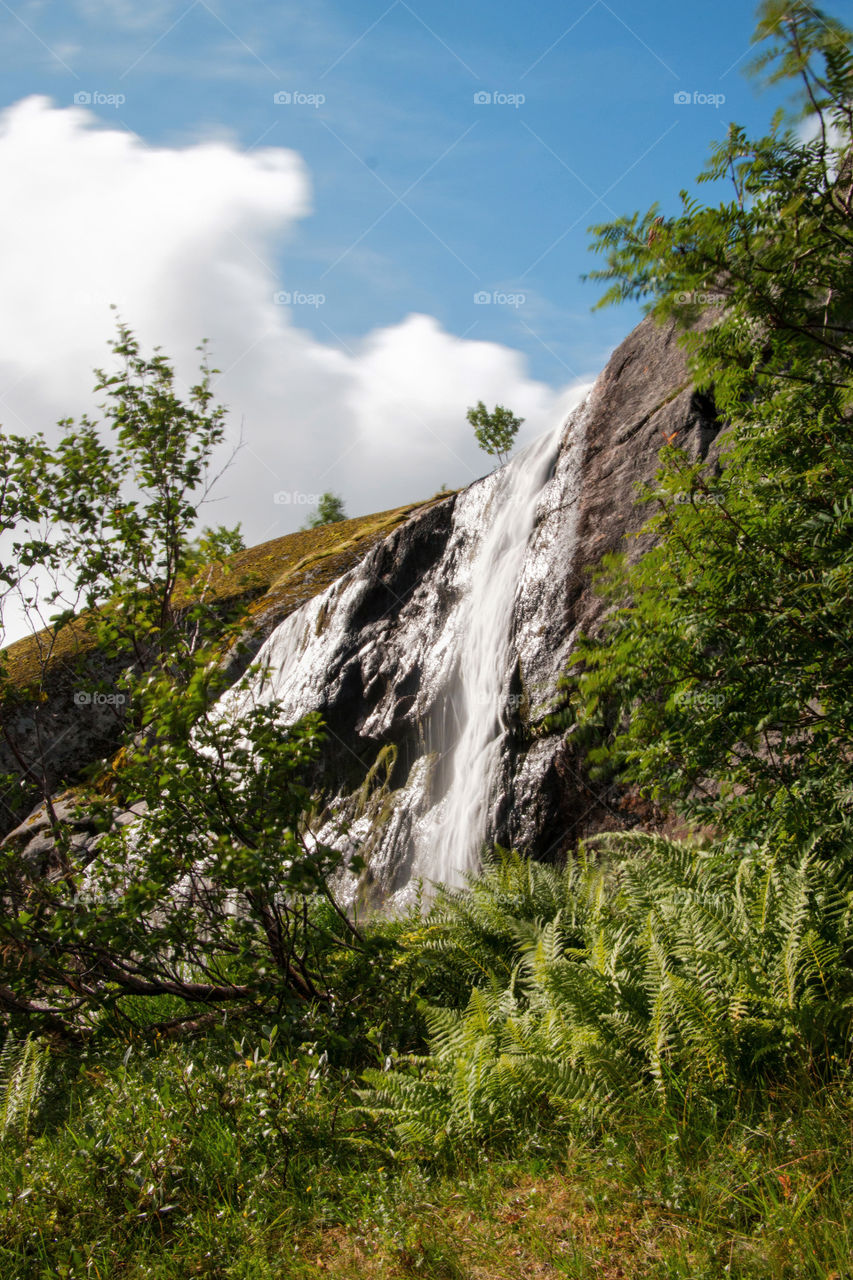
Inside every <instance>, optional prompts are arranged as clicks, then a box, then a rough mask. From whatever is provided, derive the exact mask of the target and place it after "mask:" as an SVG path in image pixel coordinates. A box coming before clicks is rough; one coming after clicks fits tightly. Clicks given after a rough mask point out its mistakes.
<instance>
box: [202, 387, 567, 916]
mask: <svg viewBox="0 0 853 1280" xmlns="http://www.w3.org/2000/svg"><path fill="white" fill-rule="evenodd" d="M584 422H585V410H584V406H583V405H581V406H579V407H578V409H576V410H575V411H574V412H573V413H572V414H571V415H570V417H569V419H568V421H567V422H565V423H561V424H560V426H559V427H558V428H557V429H555V430H553V431H551V432H549V433H548V434H546V435H545V436H543V437H541V438H540V439H538V440H536V441H534V442H533V443H532V444H531V445H529V446H528V447H527V448H526V449H525V450H524V451H523V452H521V453H520V454H519V455H518V456H517V457H516V458H514V459H513V460H512V461H511V462H510V463H508V464H507V465H506V466H504V467H502V468H500V469H499V470H497V471H494V472H492V474H491V475H488V476H486V477H484V478H483V479H482V480H478V481H476V482H475V483H474V484H472V485H469V486H468V488H467V489H464V490H462V491H461V492H460V493H458V494H456V495H455V496H452V497H450V498H448V500H447V502H446V504H441V505H440V507H435V508H432V509H431V510H430V511H429V512H426V513H424V514H423V515H422V516H421V517H418V516H416V517H415V518H414V519H413V520H412V521H411V522H410V523H409V524H408V525H405V526H402V527H401V528H400V529H398V530H397V531H396V532H395V533H393V534H392V535H391V536H390V537H389V538H388V539H387V540H386V541H385V542H384V543H381V544H379V545H378V546H377V547H376V548H375V549H374V550H373V551H371V552H370V553H368V555H367V556H366V557H365V559H364V560H362V561H361V562H360V563H359V564H358V565H356V566H355V567H354V568H353V569H351V570H350V571H349V572H348V573H346V574H345V575H343V577H341V578H339V579H338V580H337V581H336V582H334V583H333V584H332V585H331V586H330V587H328V588H327V589H326V590H325V591H324V592H322V593H321V594H319V595H317V596H315V597H314V598H313V599H312V600H309V601H308V602H307V603H306V604H305V605H303V606H302V607H301V608H300V609H298V610H296V611H295V612H294V613H292V614H291V615H290V616H289V617H288V618H286V619H285V620H284V621H283V622H282V623H281V624H280V625H279V626H278V627H277V628H276V629H275V631H273V633H272V634H271V635H270V637H269V638H268V639H267V641H266V642H265V643H264V645H263V646H262V648H261V650H260V652H259V654H258V658H257V663H258V674H257V675H256V676H254V677H253V678H252V684H251V686H250V688H249V690H248V691H247V692H245V693H240V692H239V691H238V690H237V689H235V690H232V691H231V692H230V693H228V694H226V695H225V698H224V699H223V710H227V711H228V713H229V714H236V715H239V714H240V708H241V705H246V704H248V702H250V701H251V702H254V703H260V702H268V701H271V700H275V701H277V702H278V703H279V705H280V709H281V718H282V721H283V722H285V723H292V722H293V721H295V720H297V719H298V718H299V717H300V716H303V715H305V714H306V713H307V712H309V711H319V712H320V714H321V715H322V716H323V718H324V720H325V721H326V724H327V729H328V743H329V751H330V758H332V759H333V761H336V763H334V764H333V765H332V766H330V767H331V768H332V775H333V776H332V782H333V789H334V787H337V794H334V795H331V796H328V797H327V798H328V802H329V803H328V807H327V810H326V814H325V818H324V820H323V825H322V826H321V829H320V830H319V831H318V832H317V835H318V838H319V839H321V840H322V841H323V842H324V843H327V844H329V845H331V846H333V847H336V848H339V849H341V851H342V852H343V853H344V854H345V855H349V854H355V853H359V854H362V855H364V856H366V857H368V860H369V865H370V872H371V883H372V884H373V885H374V886H376V890H378V893H379V895H380V896H381V897H383V898H388V897H391V898H393V899H395V900H396V901H398V902H402V901H405V900H406V899H407V898H408V897H409V896H410V895H411V893H412V891H413V887H414V885H415V883H416V882H417V881H418V880H422V881H423V882H425V883H427V884H429V883H435V882H443V883H447V884H458V883H460V882H461V881H462V880H463V879H464V877H465V875H466V874H467V873H468V872H471V871H473V870H474V869H475V868H476V866H477V861H478V858H479V854H480V850H481V848H482V845H483V842H484V841H485V840H487V839H488V840H492V839H494V838H496V836H497V838H500V831H501V827H500V822H499V821H498V818H497V815H498V811H499V810H500V809H501V806H502V804H503V805H504V807H506V805H505V799H506V794H507V785H508V780H511V779H512V778H515V779H516V780H517V778H518V776H519V775H518V770H519V769H520V770H521V772H522V774H523V775H524V778H525V780H526V781H525V785H528V784H530V782H531V779H533V776H534V774H535V770H536V768H539V769H540V770H541V768H543V767H546V765H544V764H543V763H542V760H541V759H540V758H539V757H537V749H538V745H537V744H536V743H534V742H533V741H532V739H531V738H530V736H529V735H527V736H526V737H525V735H524V733H522V734H521V735H518V734H516V737H515V740H514V742H513V744H512V745H511V747H510V746H509V743H510V737H511V735H510V732H509V729H510V724H511V723H514V724H515V725H516V727H518V725H519V719H520V712H521V710H522V708H521V705H520V704H521V702H522V701H523V702H524V705H525V715H527V714H529V711H530V705H531V696H530V694H531V689H534V687H535V692H536V693H537V696H538V695H541V694H542V693H543V691H544V696H545V698H546V699H547V697H548V696H550V694H552V693H553V690H554V688H555V686H556V680H557V676H558V674H559V671H560V670H561V669H562V664H563V662H564V660H565V656H566V653H567V650H566V634H565V618H564V616H563V614H562V595H561V592H562V591H563V583H564V582H565V574H566V572H567V570H568V566H569V565H570V564H571V563H572V559H573V555H574V537H575V515H576V511H577V502H578V494H579V491H580V456H581V454H580V448H581V443H582V440H583V434H584ZM519 690H522V692H519ZM539 700H540V701H541V698H540V699H539ZM380 753H383V756H382V758H383V760H384V761H385V762H386V764H387V766H388V767H387V768H386V767H385V766H384V765H383V769H382V770H381V771H377V770H374V771H373V773H372V774H371V775H370V778H369V779H368V784H369V785H374V784H373V783H372V782H371V781H370V779H372V778H374V777H376V776H378V773H381V779H380V782H377V783H376V784H375V785H376V786H377V787H378V788H379V790H378V791H377V792H376V794H375V795H374V796H373V800H375V802H376V803H369V804H368V803H366V802H365V791H366V789H367V790H368V791H369V785H368V784H365V787H362V786H360V780H361V779H364V778H365V776H366V775H368V771H369V770H370V768H371V765H372V764H373V763H374V762H375V761H376V759H377V756H378V755H379V754H380ZM507 769H509V773H507ZM335 770H337V774H336V773H335ZM513 770H515V773H513ZM346 778H348V779H349V781H348V782H347V781H345V779H346ZM354 778H357V779H359V781H356V783H355V790H353V779H354ZM535 785H536V783H535V781H533V782H532V786H533V787H534V789H535ZM368 799H370V797H368ZM355 892H356V886H355V884H354V882H353V883H351V884H350V885H349V888H348V889H347V891H346V894H355ZM346 894H345V896H346Z"/></svg>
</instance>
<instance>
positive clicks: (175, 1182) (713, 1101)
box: [0, 858, 853, 1280]
mask: <svg viewBox="0 0 853 1280" xmlns="http://www.w3.org/2000/svg"><path fill="white" fill-rule="evenodd" d="M651 874H652V872H649V875H651ZM585 883H586V882H585V881H584V882H578V880H577V877H576V876H575V878H574V879H573V878H572V874H571V871H568V872H566V873H558V872H555V871H553V870H550V869H546V868H539V867H536V866H534V865H532V864H530V865H528V864H525V863H524V862H522V861H520V860H518V859H517V858H505V859H504V860H503V861H501V862H497V863H494V864H493V865H492V866H491V868H490V869H488V870H487V872H486V873H485V874H484V875H483V877H481V879H480V880H479V881H478V882H476V883H475V884H474V885H473V886H472V888H471V889H470V890H468V891H462V892H456V891H454V892H450V891H448V892H447V893H445V894H444V896H443V898H442V897H441V896H440V898H439V901H438V903H437V905H436V907H434V908H433V910H432V912H431V913H430V914H429V915H428V916H427V917H426V920H425V921H424V920H423V919H422V918H421V917H419V916H414V915H413V916H412V917H410V918H408V919H402V920H397V921H376V922H374V923H373V924H372V925H370V926H368V927H366V928H365V929H364V930H363V937H364V944H365V945H364V950H363V951H361V952H355V951H352V950H346V951H343V952H336V951H333V950H330V952H329V955H328V956H327V958H326V964H327V966H328V975H329V979H330V987H331V988H332V989H333V990H334V991H335V992H336V993H338V995H337V996H336V998H335V1000H334V1001H333V1002H332V1003H331V1004H330V1005H328V1006H326V1007H316V1006H315V1007H310V1008H309V1007H302V1008H295V1007H291V1008H282V1010H281V1011H280V1014H279V1016H278V1017H277V1018H276V1019H273V1020H272V1021H270V1022H268V1023H266V1024H264V1025H260V1024H258V1023H255V1024H254V1025H242V1026H237V1025H236V1023H233V1022H228V1021H227V1020H225V1016H224V1015H223V1022H222V1024H221V1025H219V1026H217V1027H216V1028H214V1029H213V1030H212V1031H209V1032H208V1033H207V1034H206V1035H205V1037H204V1038H202V1039H196V1040H195V1041H192V1042H183V1041H182V1042H175V1041H169V1040H168V1039H167V1038H164V1037H163V1036H162V1035H160V1034H156V1035H152V1034H151V1033H150V1032H147V1031H146V1027H145V1024H146V1019H149V1020H150V1018H151V1017H152V1015H155V1014H156V1016H157V1017H158V1018H160V1019H162V1017H163V1015H164V1013H166V1014H167V1013H169V1009H167V1008H166V1007H165V1004H164V1002H157V1008H156V1009H147V1008H144V1007H143V1005H142V1004H141V1003H139V1002H134V1001H133V1000H130V1001H125V1002H124V1003H123V1006H122V1009H121V1011H120V1012H118V1011H115V1012H114V1014H113V1015H111V1016H110V1017H107V1018H105V1020H104V1022H103V1025H102V1026H101V1028H100V1029H99V1030H97V1031H96V1033H95V1034H94V1035H93V1036H92V1037H90V1039H89V1040H88V1042H86V1043H84V1044H77V1045H68V1044H66V1045H61V1044H57V1043H50V1042H48V1041H45V1040H32V1039H30V1040H23V1039H18V1040H17V1041H15V1040H14V1039H13V1038H12V1037H8V1038H7V1041H6V1045H5V1047H4V1049H3V1051H2V1055H0V1131H2V1143H1V1144H0V1276H2V1277H3V1278H4V1280H47V1278H48V1277H50V1278H53V1277H64V1278H66V1280H83V1278H84V1277H85V1278H86V1280H88V1278H89V1277H97V1278H98V1280H114V1278H115V1280H118V1278H119V1277H121V1278H122V1280H142V1278H143V1277H146V1278H149V1277H150V1278H152V1280H184V1277H190V1276H205V1277H213V1278H216V1280H262V1278H263V1280H267V1278H268V1277H273V1278H274V1277H312V1276H326V1275H328V1276H337V1277H341V1278H342V1280H343V1278H344V1277H346V1278H351V1280H357V1278H358V1280H362V1278H370V1280H373V1278H375V1280H385V1278H386V1277H387V1278H389V1280H390V1278H391V1277H406V1276H425V1277H434V1278H435V1280H439V1278H442V1277H443V1278H448V1280H453V1278H459V1280H462V1278H463V1277H464V1278H470V1280H496V1278H504V1277H505V1278H506V1280H516V1278H517V1280H521V1278H522V1277H525V1278H526V1277H531V1276H535V1277H557V1276H566V1277H576V1278H578V1280H580V1278H582V1277H583V1278H586V1277H604V1278H607V1280H616V1278H619V1277H626V1278H627V1277H631V1278H633V1277H647V1276H648V1277H661V1278H663V1277H684V1278H685V1280H687V1278H688V1277H689V1278H690V1280H700V1278H702V1277H708V1278H710V1277H721V1278H722V1277H743V1278H744V1280H747V1278H749V1280H759V1278H762V1280H763V1278H764V1277H767V1278H768V1280H770V1277H773V1280H788V1278H790V1280H794V1277H808V1278H810V1280H811V1278H813V1280H846V1277H849V1276H851V1275H853V1267H852V1266H851V1262H850V1259H851V1256H853V1162H851V1160H850V1153H851V1144H853V1092H851V1088H850V1073H849V1063H848V1062H846V1061H844V1057H843V1053H837V1052H836V1053H835V1054H834V1055H833V1054H832V1053H830V1052H829V1050H828V1051H827V1053H826V1054H825V1055H823V1056H821V1055H820V1054H815V1053H814V1052H813V1051H809V1053H808V1054H805V1055H803V1054H800V1053H799V1051H798V1052H797V1053H796V1054H795V1055H794V1056H791V1057H789V1058H788V1059H787V1060H786V1061H787V1062H788V1064H789V1065H788V1066H787V1067H786V1068H785V1069H784V1070H776V1069H774V1070H773V1071H771V1072H769V1073H768V1072H761V1071H759V1070H757V1069H756V1068H754V1067H750V1066H748V1065H745V1066H744V1068H743V1070H742V1071H741V1073H740V1075H736V1074H731V1075H730V1077H729V1079H728V1082H727V1083H726V1084H725V1085H724V1086H723V1087H720V1088H714V1087H711V1086H708V1087H704V1088H703V1087H701V1085H697V1083H696V1079H695V1078H693V1077H691V1073H690V1069H689V1062H686V1063H685V1060H683V1059H680V1058H679V1053H678V1044H677V1042H676V1040H675V1039H673V1040H672V1042H671V1052H670V1053H669V1055H668V1058H667V1061H668V1062H669V1063H670V1064H672V1065H671V1068H669V1067H668V1068H666V1069H665V1073H664V1076H663V1078H662V1079H659V1080H658V1081H657V1082H655V1081H654V1079H653V1077H652V1076H651V1075H650V1074H649V1072H648V1071H646V1070H645V1069H643V1068H639V1069H638V1070H636V1071H634V1072H633V1073H632V1071H631V1070H630V1069H629V1068H626V1069H625V1074H624V1081H623V1083H620V1085H619V1087H618V1089H617V1090H616V1091H615V1094H611V1095H610V1096H609V1098H608V1099H607V1101H606V1105H604V1106H598V1105H589V1106H587V1105H584V1106H580V1107H578V1106H572V1107H568V1108H567V1107H564V1106H562V1104H561V1096H565V1095H560V1093H559V1091H557V1092H554V1091H553V1090H552V1091H551V1092H550V1093H546V1092H545V1091H543V1090H541V1089H540V1090H539V1092H538V1093H537V1092H536V1090H535V1088H534V1086H533V1084H532V1083H531V1084H529V1086H528V1092H527V1095H526V1096H525V1098H524V1099H523V1106H522V1107H521V1109H519V1108H518V1105H517V1102H518V1100H517V1099H515V1098H513V1097H510V1096H508V1100H507V1102H506V1105H505V1106H504V1108H503V1110H502V1109H501V1108H502V1104H501V1093H500V1091H498V1090H497V1087H496V1086H489V1084H488V1075H489V1071H490V1070H492V1073H493V1078H494V1079H497V1080H498V1083H500V1080H501V1079H502V1078H503V1077H501V1076H500V1071H502V1070H504V1069H505V1067H506V1063H507V1062H508V1061H510V1059H509V1058H508V1057H507V1055H506V1054H505V1053H504V1055H503V1056H500V1057H498V1058H490V1056H489V1054H490V1050H489V1043H490V1039H489V1038H490V1036H491V1035H492V1031H491V1030H490V1024H487V1022H485V1021H484V1022H483V1024H482V1030H483V1034H482V1036H481V1038H480V1040H479V1042H478V1047H477V1049H476V1053H475V1055H474V1056H473V1057H472V1056H470V1055H469V1056H468V1057H466V1056H465V1052H464V1051H463V1050H461V1049H460V1051H459V1056H458V1057H457V1059H456V1061H455V1064H454V1067H453V1070H452V1072H451V1075H450V1076H449V1077H448V1076H447V1074H446V1063H445V1060H444V1058H442V1057H441V1055H440V1054H438V1055H437V1054H436V1049H437V1046H438V1048H439V1049H440V1037H439V1036H438V1035H437V1034H436V1032H435V1031H434V1029H433V1027H432V1025H431V1014H430V1010H432V1012H433V1014H434V1013H435V1010H436V1008H438V1007H441V1008H442V1009H443V1014H442V1016H443V1017H459V1018H461V1019H462V1020H463V1023H462V1024H464V1025H465V1026H466V1027H468V1026H469V1024H470V1023H471V1019H472V1017H473V1016H474V1014H473V1013H472V1008H476V1001H475V996H476V992H477V991H478V990H480V991H481V992H482V991H486V990H489V989H491V990H492V992H493V995H494V992H495V991H496V990H497V988H496V986H495V976H496V974H498V973H499V971H500V970H501V968H502V967H504V966H507V967H508V968H509V970H510V971H512V972H514V974H515V976H514V977H513V978H512V982H513V983H514V984H515V985H516V986H517V987H518V988H519V989H521V987H522V985H523V984H522V983H521V979H520V978H519V976H518V975H519V974H520V972H521V971H520V969H519V968H518V966H517V965H515V964H514V963H513V961H514V958H515V957H516V956H517V955H524V954H534V953H535V954H539V952H541V947H542V941H543V939H547V937H548V936H549V934H548V930H549V929H550V930H552V931H553V930H554V929H555V928H557V929H558V928H560V927H563V925H567V926H568V927H569V928H570V930H575V929H576V927H577V920H578V905H579V903H580V902H581V888H582V887H583V884H585ZM579 884H580V886H581V888H579ZM507 904H509V906H508V905H507ZM572 904H574V906H573V905H572ZM622 909H623V908H622V907H620V912H621V910H622ZM549 917H550V924H549V923H548V919H549ZM532 921H534V922H535V924H534V932H533V933H531V932H530V925H531V922H532ZM561 922H562V925H561ZM552 952H553V948H552ZM674 954H675V953H674V952H673V955H674ZM472 960H474V961H475V962H476V963H475V968H476V967H477V966H478V965H482V966H483V968H482V973H481V978H482V981H481V983H480V984H479V987H478V984H477V983H476V982H474V984H473V993H472V981H471V977H470V971H469V968H468V966H469V965H470V963H471V962H472ZM486 961H488V964H486V963H485V962H486ZM598 962H599V959H598V958H597V957H596V956H595V955H594V954H593V952H592V950H591V949H590V950H589V951H588V952H587V953H586V954H584V953H582V951H581V950H580V949H578V948H575V950H574V953H573V958H572V959H571V961H570V963H571V964H572V965H573V966H574V967H575V968H581V969H586V968H589V967H590V966H591V965H594V964H597V963H598ZM759 962H760V961H759V958H758V956H757V955H756V959H755V964H756V966H757V965H758V964H759ZM537 983H538V979H537V981H536V982H533V981H531V982H530V983H529V984H528V986H527V987H526V988H524V989H525V990H526V991H527V994H526V996H525V999H526V1000H527V1003H528V1008H529V1010H530V1011H533V1012H535V1011H536V1009H537V1007H538V1006H537V1003H536V1002H537V1000H538V999H539V998H540V997H539V994H537V993H538V986H537ZM495 999H497V997H495ZM498 1003H500V1000H499V1001H498ZM161 1005H163V1007H160V1006H161ZM501 1007H502V1008H503V1009H504V1011H505V1010H506V1008H507V1007H508V1006H506V1004H505V1003H503V1004H501ZM737 1007H738V1008H739V1010H740V1012H739V1014H738V1019H739V1020H742V1021H747V1020H748V1016H749V1010H748V1009H747V1007H746V1005H744V1004H740V1005H738V1006H737ZM454 1010H455V1013H454ZM463 1011H464V1013H463ZM607 1016H608V1017H610V1014H608V1015H607ZM770 1017H771V1015H768V1018H770ZM772 1017H775V1015H772ZM549 1021H551V1019H549ZM462 1024H460V1025H462ZM149 1025H150V1021H149ZM519 1025H520V1023H519V1021H518V1018H517V1016H515V1020H513V1018H510V1020H509V1022H508V1023H507V1026H511V1027H514V1028H515V1029H516V1031H517V1029H518V1026H519ZM505 1032H506V1028H504V1029H503V1030H502V1031H501V1033H500V1034H501V1036H503V1035H505ZM624 1034H625V1033H623V1032H622V1031H619V1033H618V1036H619V1038H622V1037H623V1036H624ZM587 1040H588V1038H587ZM502 1042H503V1041H502ZM466 1043H467V1042H466ZM532 1043H533V1042H532V1041H530V1042H529V1045H532ZM529 1045H528V1050H526V1051H525V1052H522V1053H520V1054H518V1055H517V1056H516V1058H515V1059H514V1060H513V1061H514V1062H515V1069H516V1070H518V1071H523V1069H524V1067H525V1062H526V1061H527V1058H528V1056H529V1053H530V1052H532V1050H530V1048H529ZM839 1047H840V1046H839V1045H838V1044H836V1046H835V1048H836V1049H838V1048H839ZM427 1050H431V1051H432V1056H430V1054H429V1053H428V1052H427ZM445 1056H446V1055H445ZM564 1056H565V1055H563V1053H562V1052H557V1051H555V1052H554V1053H553V1054H552V1059H553V1061H552V1064H551V1065H552V1066H553V1063H557V1064H558V1065H559V1064H560V1063H561V1062H563V1061H564ZM578 1061H581V1059H580V1058H579V1059H578ZM745 1061H746V1060H744V1062H745ZM780 1061H781V1059H780ZM679 1062H681V1065H678V1064H679ZM443 1071H444V1072H445V1074H444V1075H442V1072H443ZM494 1072H498V1075H497V1076H494ZM528 1078H529V1080H531V1081H532V1079H533V1078H532V1077H528ZM385 1079H387V1080H388V1081H389V1082H391V1081H393V1080H394V1079H396V1080H397V1082H398V1086H397V1087H398V1090H399V1091H400V1092H399V1095H398V1096H399V1097H400V1099H401V1102H400V1106H399V1109H398V1110H396V1111H395V1110H394V1109H393V1108H392V1109H391V1111H390V1113H389V1108H388V1105H387V1098H388V1094H387V1092H386V1091H385V1090H383V1087H382V1081H383V1080H385ZM447 1079H451V1080H452V1081H453V1084H452V1091H455V1093H456V1094H459V1096H460V1097H463V1098H467V1099H470V1111H468V1110H467V1107H468V1103H466V1104H465V1106H464V1107H461V1108H460V1107H456V1109H455V1110H452V1109H451V1110H450V1111H445V1112H442V1111H441V1106H449V1105H450V1098H451V1095H450V1093H448V1092H446V1091H445V1092H444V1093H442V1092H441V1090H442V1088H443V1087H444V1086H442V1084H441V1082H442V1080H447ZM407 1080H410V1081H415V1084H414V1086H413V1088H414V1093H413V1095H412V1101H411V1103H410V1104H407V1103H406V1101H405V1098H406V1094H405V1090H406V1088H407V1086H406V1081H407ZM418 1082H419V1083H418ZM419 1088H426V1089H427V1090H429V1089H430V1088H434V1089H437V1090H438V1093H437V1095H436V1096H438V1097H439V1098H440V1099H441V1098H443V1099H444V1102H443V1103H441V1105H439V1104H436V1103H433V1104H430V1105H431V1106H433V1107H438V1110H437V1111H436V1115H437V1116H438V1117H439V1118H438V1120H437V1121H436V1123H435V1126H434V1129H433V1130H432V1131H431V1132H430V1131H429V1128H428V1126H427V1127H424V1126H425V1121H424V1115H425V1114H426V1113H427V1110H428V1109H427V1108H426V1104H425V1103H424V1101H423V1095H422V1094H421V1093H418V1089H419ZM490 1088H492V1092H491V1093H490V1092H489V1089H490ZM452 1091H451V1092H452ZM484 1098H485V1099H488V1098H491V1099H492V1102H490V1103H489V1107H488V1108H485V1107H484V1103H483V1099H484ZM407 1107H408V1113H407ZM444 1114H446V1115H447V1116H448V1118H447V1119H446V1120H444V1119H442V1116H443V1115H444ZM469 1121H470V1127H469V1128H467V1129H466V1125H469ZM475 1124H476V1128H474V1127H473V1126H474V1125H475ZM417 1133H421V1134H422V1135H423V1136H422V1137H421V1138H417V1137H416V1136H415V1137H413V1134H417Z"/></svg>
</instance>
